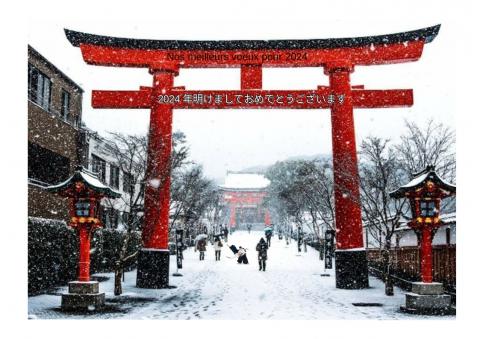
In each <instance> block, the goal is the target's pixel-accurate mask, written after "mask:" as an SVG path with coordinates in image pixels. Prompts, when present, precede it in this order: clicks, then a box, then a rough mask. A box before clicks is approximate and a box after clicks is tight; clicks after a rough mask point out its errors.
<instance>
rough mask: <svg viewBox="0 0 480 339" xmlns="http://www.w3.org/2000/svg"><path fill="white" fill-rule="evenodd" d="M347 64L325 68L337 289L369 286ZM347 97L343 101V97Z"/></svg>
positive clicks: (348, 66)
mask: <svg viewBox="0 0 480 339" xmlns="http://www.w3.org/2000/svg"><path fill="white" fill-rule="evenodd" d="M352 71H353V66H352V65H351V64H349V63H348V62H345V61H339V62H335V63H330V64H327V65H325V73H326V74H327V75H328V76H329V80H330V89H331V91H332V94H334V96H335V101H334V103H333V105H332V107H331V115H332V118H331V121H332V148H333V177H334V190H335V192H334V194H335V223H336V225H335V226H336V245H337V248H336V259H335V274H336V286H337V288H346V289H359V288H367V287H368V268H367V256H366V251H365V248H364V246H363V229H362V218H361V208H360V192H359V177H358V165H357V151H356V146H355V126H354V121H353V98H352V90H351V86H350V72H352ZM340 97H343V100H340V99H339V98H340Z"/></svg>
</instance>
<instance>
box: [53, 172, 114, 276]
mask: <svg viewBox="0 0 480 339" xmlns="http://www.w3.org/2000/svg"><path fill="white" fill-rule="evenodd" d="M47 190H48V191H50V192H54V193H58V194H59V195H60V196H62V197H68V198H69V199H70V223H69V225H70V226H71V227H73V228H75V229H76V230H77V231H78V235H79V241H80V259H79V264H78V280H79V281H90V239H91V237H92V234H93V231H94V230H95V229H96V228H98V227H101V226H102V224H101V222H100V215H99V212H100V201H101V200H102V198H104V197H107V198H119V197H120V193H118V192H115V191H113V190H112V189H111V188H109V187H107V186H105V185H104V184H102V183H101V182H100V180H98V178H97V177H96V175H95V174H94V173H92V172H90V171H88V170H86V169H85V168H83V167H81V166H79V167H78V168H77V170H76V171H75V173H74V174H73V176H71V177H70V178H69V179H67V180H66V181H65V182H63V183H61V184H58V185H55V186H49V187H47Z"/></svg>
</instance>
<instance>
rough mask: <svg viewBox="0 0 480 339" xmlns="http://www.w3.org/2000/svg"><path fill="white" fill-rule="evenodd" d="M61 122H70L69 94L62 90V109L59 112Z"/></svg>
mask: <svg viewBox="0 0 480 339" xmlns="http://www.w3.org/2000/svg"><path fill="white" fill-rule="evenodd" d="M60 113H61V115H62V118H63V120H65V121H68V122H72V121H70V93H68V92H67V91H66V90H64V89H62V108H61V111H60Z"/></svg>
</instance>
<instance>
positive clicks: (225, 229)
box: [223, 226, 228, 241]
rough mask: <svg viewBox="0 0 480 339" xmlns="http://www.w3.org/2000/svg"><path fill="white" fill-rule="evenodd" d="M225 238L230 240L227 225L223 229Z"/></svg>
mask: <svg viewBox="0 0 480 339" xmlns="http://www.w3.org/2000/svg"><path fill="white" fill-rule="evenodd" d="M223 238H224V239H225V241H228V228H227V226H225V228H224V229H223Z"/></svg>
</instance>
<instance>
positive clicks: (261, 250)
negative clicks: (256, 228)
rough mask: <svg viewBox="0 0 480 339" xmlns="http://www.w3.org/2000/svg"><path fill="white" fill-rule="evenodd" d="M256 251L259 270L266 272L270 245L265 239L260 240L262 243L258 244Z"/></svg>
mask: <svg viewBox="0 0 480 339" xmlns="http://www.w3.org/2000/svg"><path fill="white" fill-rule="evenodd" d="M256 250H257V252H258V266H259V268H258V270H259V271H261V270H264V271H265V268H266V267H267V250H268V245H267V242H266V241H265V239H263V238H260V241H259V242H258V244H257V247H256Z"/></svg>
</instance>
